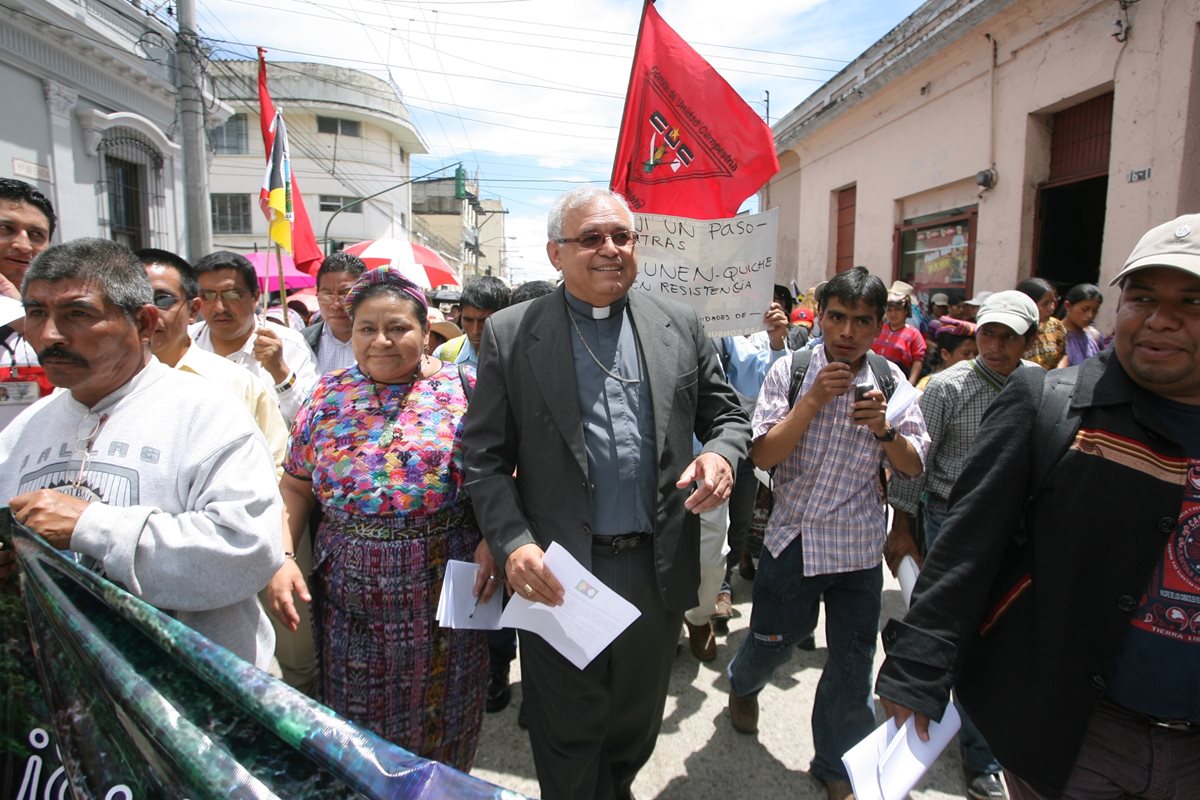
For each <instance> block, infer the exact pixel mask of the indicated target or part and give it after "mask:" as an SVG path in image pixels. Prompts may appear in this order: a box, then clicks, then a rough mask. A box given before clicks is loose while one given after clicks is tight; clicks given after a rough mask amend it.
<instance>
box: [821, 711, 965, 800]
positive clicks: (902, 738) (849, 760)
mask: <svg viewBox="0 0 1200 800" xmlns="http://www.w3.org/2000/svg"><path fill="white" fill-rule="evenodd" d="M961 725H962V720H961V719H960V718H959V716H958V710H957V709H956V708H955V707H954V705H953V704H950V705H948V706H947V707H946V713H945V714H943V715H942V721H941V722H932V721H931V722H930V723H929V741H928V742H922V741H921V740H920V738H918V737H917V730H916V717H915V716H913V717H909V718H908V719H907V720H906V721H905V723H904V726H903V727H902V728H900V729H899V730H897V729H896V723H895V721H894V720H892V719H888V720H887V721H886V722H884V723H883V725H881V726H879V727H878V728H876V729H875V730H874V731H872V732H871V733H870V735H868V736H867V737H866V738H865V739H863V740H862V741H861V742H859V743H858V744H856V745H854V747H852V748H850V749H849V750H847V751H846V754H845V755H843V756H842V763H843V764H844V765H845V766H846V771H847V772H849V773H850V784H851V785H852V786H853V787H854V796H855V797H857V798H859V800H904V797H905V796H906V795H907V794H908V793H909V792H910V791H912V788H913V787H914V786H916V785H917V781H919V780H921V776H922V775H924V774H925V772H926V771H927V770H928V769H929V767H930V766H932V765H933V762H934V761H937V758H938V756H939V755H941V753H942V751H943V750H945V749H946V745H947V744H949V743H950V740H951V739H952V738H953V737H954V734H956V733H958V729H959V727H960V726H961Z"/></svg>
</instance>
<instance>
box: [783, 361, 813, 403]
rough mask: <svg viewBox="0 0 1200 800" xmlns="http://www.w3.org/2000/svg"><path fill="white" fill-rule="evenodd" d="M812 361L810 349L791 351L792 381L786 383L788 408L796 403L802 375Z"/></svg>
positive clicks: (802, 378)
mask: <svg viewBox="0 0 1200 800" xmlns="http://www.w3.org/2000/svg"><path fill="white" fill-rule="evenodd" d="M811 361H812V350H797V351H796V352H794V353H792V382H791V383H790V384H788V408H791V407H792V406H794V405H796V398H797V397H799V396H800V387H801V386H802V385H803V384H804V376H805V374H806V373H807V372H808V365H809V363H810V362H811Z"/></svg>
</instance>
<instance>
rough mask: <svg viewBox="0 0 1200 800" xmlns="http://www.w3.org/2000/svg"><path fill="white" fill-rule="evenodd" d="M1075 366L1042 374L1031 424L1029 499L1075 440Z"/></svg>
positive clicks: (1077, 416) (1077, 415)
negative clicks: (1040, 397) (1040, 392)
mask: <svg viewBox="0 0 1200 800" xmlns="http://www.w3.org/2000/svg"><path fill="white" fill-rule="evenodd" d="M1078 379H1079V367H1069V368H1067V369H1056V370H1052V371H1050V372H1048V373H1046V377H1045V380H1044V381H1043V383H1042V399H1041V403H1040V404H1039V405H1038V414H1037V417H1036V418H1035V419H1034V421H1033V442H1032V450H1033V471H1032V473H1031V475H1030V479H1031V480H1030V481H1029V499H1030V500H1032V499H1033V498H1034V497H1036V496H1037V495H1038V493H1039V492H1040V491H1041V488H1042V484H1043V483H1045V482H1046V478H1048V477H1050V471H1051V470H1052V469H1054V466H1055V465H1056V464H1057V463H1058V461H1059V459H1060V458H1062V457H1063V454H1064V453H1066V452H1067V449H1068V448H1069V447H1070V446H1071V442H1073V441H1074V440H1075V433H1076V432H1077V431H1078V430H1079V422H1080V416H1081V415H1080V412H1079V411H1078V410H1077V409H1073V408H1071V398H1073V397H1074V396H1075V383H1076V381H1077V380H1078Z"/></svg>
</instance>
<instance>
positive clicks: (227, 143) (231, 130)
mask: <svg viewBox="0 0 1200 800" xmlns="http://www.w3.org/2000/svg"><path fill="white" fill-rule="evenodd" d="M209 136H210V137H211V140H212V148H213V152H214V153H216V154H217V155H219V156H244V155H246V154H248V153H249V152H250V140H249V137H248V136H247V135H246V115H245V114H234V115H233V116H232V117H230V118H229V119H227V120H226V121H225V124H224V125H220V126H218V127H216V128H213V129H212V131H211V133H210V134H209Z"/></svg>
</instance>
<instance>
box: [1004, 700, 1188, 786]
mask: <svg viewBox="0 0 1200 800" xmlns="http://www.w3.org/2000/svg"><path fill="white" fill-rule="evenodd" d="M1004 779H1005V781H1006V782H1007V783H1008V791H1009V795H1010V796H1011V797H1012V800H1049V798H1048V797H1047V796H1046V795H1042V794H1039V793H1038V792H1037V791H1035V790H1034V789H1033V787H1031V786H1030V785H1029V784H1027V783H1025V782H1024V781H1023V780H1021V779H1020V778H1019V777H1018V776H1016V775H1014V774H1013V773H1011V772H1009V771H1008V770H1005V771H1004ZM1060 797H1061V798H1064V800H1124V798H1131V797H1137V798H1146V800H1189V799H1193V798H1197V797H1200V732H1196V731H1173V730H1167V729H1165V728H1158V727H1155V726H1152V725H1151V724H1150V723H1149V722H1147V721H1145V720H1143V719H1141V718H1139V717H1137V716H1135V715H1133V714H1131V713H1130V712H1128V711H1126V710H1125V709H1123V708H1120V707H1119V706H1115V705H1113V704H1112V703H1108V702H1102V703H1100V705H1099V706H1097V707H1096V711H1095V712H1094V713H1093V714H1092V719H1091V721H1089V722H1088V727H1087V733H1086V734H1085V736H1084V739H1083V747H1081V748H1080V750H1079V757H1078V758H1076V759H1075V767H1074V769H1072V770H1071V777H1070V778H1068V779H1067V785H1066V787H1064V788H1063V791H1062V794H1061V795H1060Z"/></svg>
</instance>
